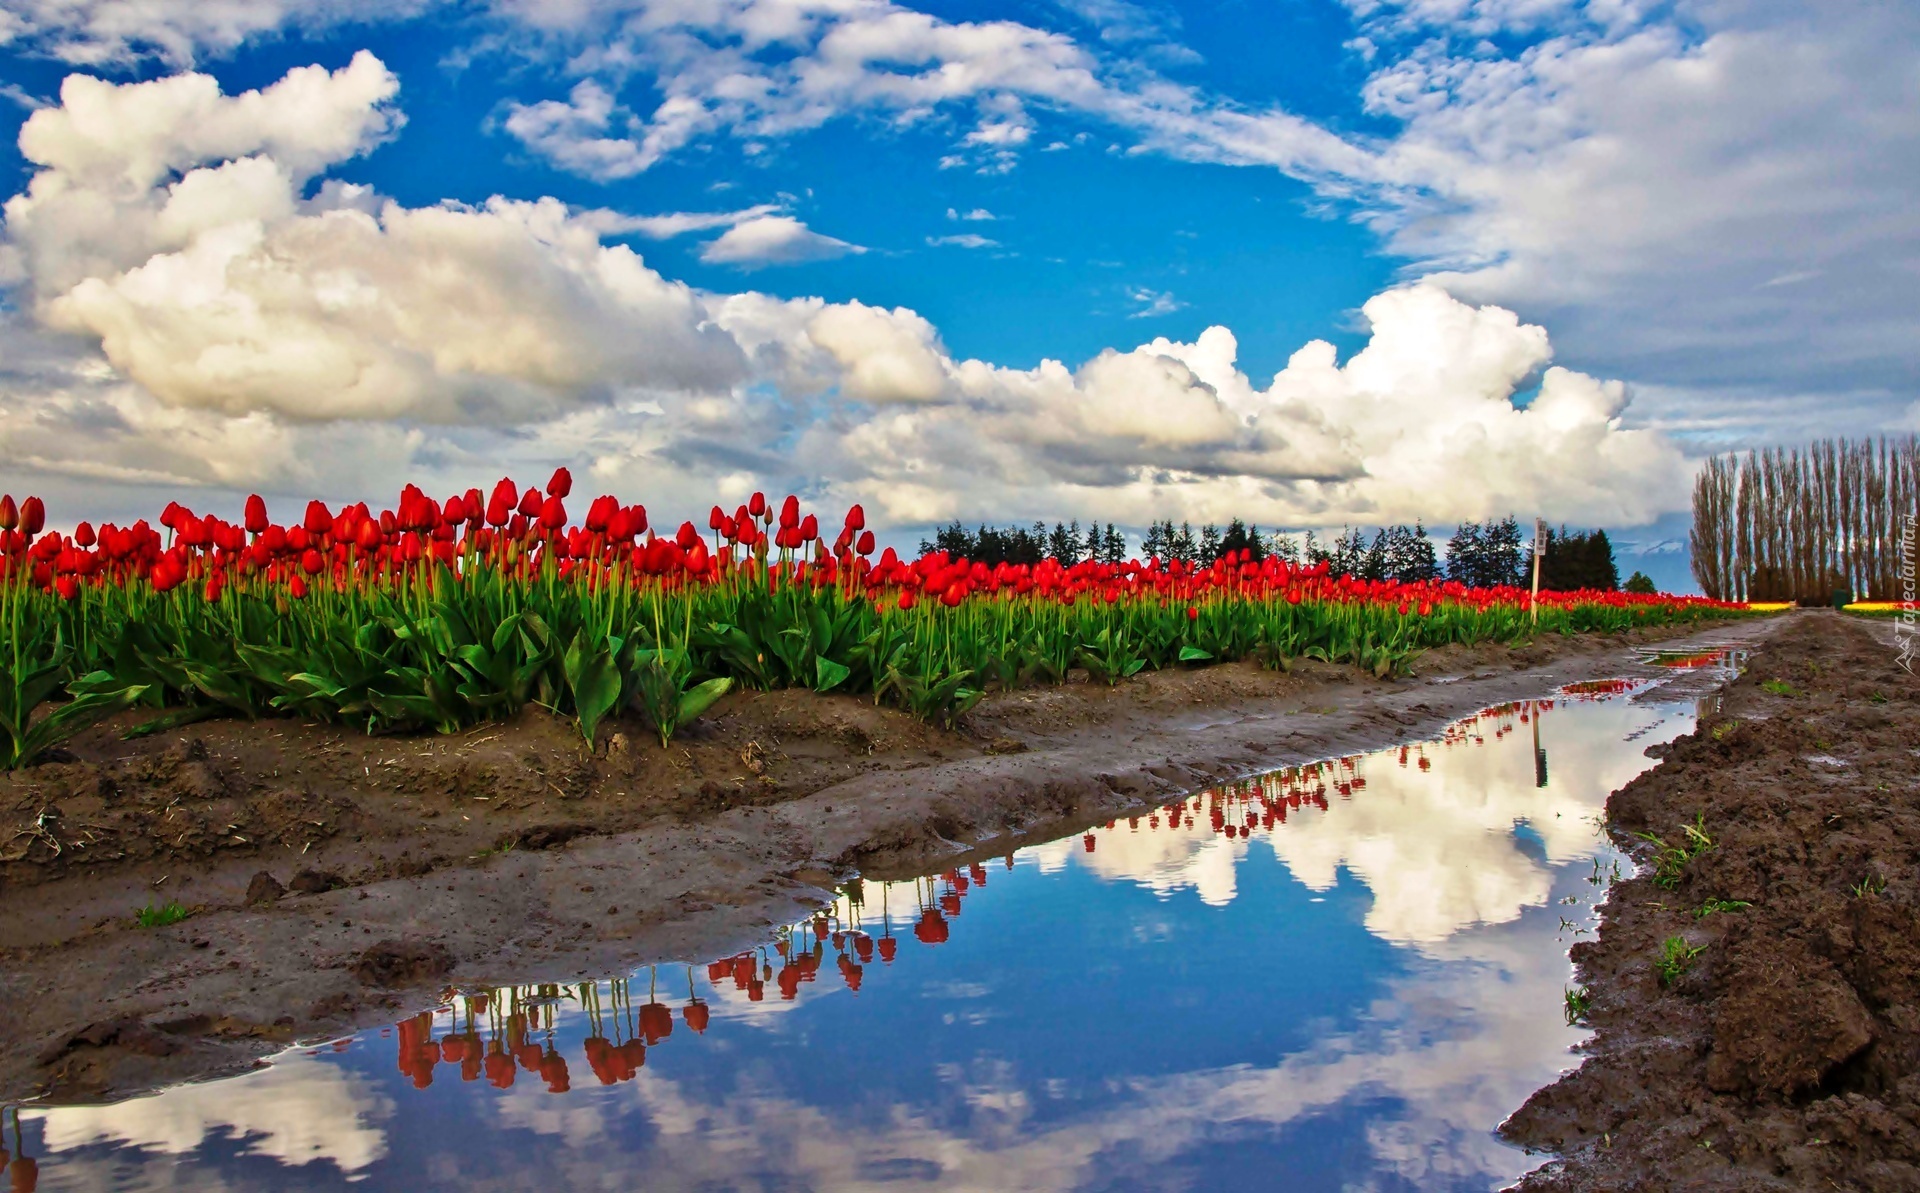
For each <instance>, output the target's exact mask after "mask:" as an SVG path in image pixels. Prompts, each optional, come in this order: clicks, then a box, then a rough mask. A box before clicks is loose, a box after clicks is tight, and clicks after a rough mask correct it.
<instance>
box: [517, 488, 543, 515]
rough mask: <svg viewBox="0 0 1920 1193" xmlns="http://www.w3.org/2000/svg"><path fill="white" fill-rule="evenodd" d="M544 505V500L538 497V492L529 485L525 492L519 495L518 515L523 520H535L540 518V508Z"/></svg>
mask: <svg viewBox="0 0 1920 1193" xmlns="http://www.w3.org/2000/svg"><path fill="white" fill-rule="evenodd" d="M545 504H546V500H545V499H544V498H543V497H541V496H540V490H538V489H536V488H534V487H533V486H531V485H529V486H527V491H526V492H525V493H522V494H521V495H520V509H519V514H520V516H521V517H523V518H537V517H539V516H540V507H541V506H543V505H545Z"/></svg>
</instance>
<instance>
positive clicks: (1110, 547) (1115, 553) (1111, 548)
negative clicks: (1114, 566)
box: [1100, 522, 1127, 563]
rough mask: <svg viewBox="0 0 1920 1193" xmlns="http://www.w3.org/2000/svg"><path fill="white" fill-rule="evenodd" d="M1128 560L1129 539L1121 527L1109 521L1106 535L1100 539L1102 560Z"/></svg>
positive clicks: (1104, 561) (1120, 561) (1115, 561)
mask: <svg viewBox="0 0 1920 1193" xmlns="http://www.w3.org/2000/svg"><path fill="white" fill-rule="evenodd" d="M1126 561H1127V539H1126V536H1125V535H1123V534H1121V533H1120V528H1119V527H1118V526H1115V525H1114V524H1113V523H1111V522H1109V523H1107V533H1106V536H1105V537H1104V538H1103V539H1101V541H1100V562H1102V563H1125V562H1126Z"/></svg>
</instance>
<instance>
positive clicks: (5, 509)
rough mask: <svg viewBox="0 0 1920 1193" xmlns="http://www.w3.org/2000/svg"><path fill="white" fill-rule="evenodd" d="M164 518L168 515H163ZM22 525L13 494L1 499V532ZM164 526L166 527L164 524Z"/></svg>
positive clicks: (18, 508)
mask: <svg viewBox="0 0 1920 1193" xmlns="http://www.w3.org/2000/svg"><path fill="white" fill-rule="evenodd" d="M161 517H162V518H165V517H166V515H165V514H162V515H161ZM18 525H20V507H19V506H17V505H15V504H14V503H13V494H11V493H9V494H7V495H6V496H4V497H0V530H12V529H13V528H15V527H16V526H18ZM162 525H165V523H164V522H163V523H162Z"/></svg>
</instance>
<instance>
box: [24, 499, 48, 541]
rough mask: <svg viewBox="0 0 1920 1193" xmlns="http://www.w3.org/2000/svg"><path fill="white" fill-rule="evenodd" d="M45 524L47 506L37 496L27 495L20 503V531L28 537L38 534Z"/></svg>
mask: <svg viewBox="0 0 1920 1193" xmlns="http://www.w3.org/2000/svg"><path fill="white" fill-rule="evenodd" d="M46 525H47V507H46V504H45V503H44V502H42V501H41V500H40V499H39V498H38V497H29V498H27V499H26V500H25V501H23V502H21V503H20V531H21V533H22V534H25V535H26V536H27V537H28V538H32V537H33V536H34V535H36V534H39V533H40V532H41V530H43V529H45V527H46Z"/></svg>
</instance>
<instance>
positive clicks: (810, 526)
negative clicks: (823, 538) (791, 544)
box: [800, 514, 820, 543]
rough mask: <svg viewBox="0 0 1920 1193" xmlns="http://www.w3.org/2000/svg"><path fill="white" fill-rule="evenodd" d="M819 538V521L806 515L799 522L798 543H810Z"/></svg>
mask: <svg viewBox="0 0 1920 1193" xmlns="http://www.w3.org/2000/svg"><path fill="white" fill-rule="evenodd" d="M819 537H820V519H818V518H816V517H814V516H813V515H812V514H808V515H807V516H806V517H804V518H802V519H801V520H800V541H801V542H803V543H810V542H812V541H813V540H814V539H817V538H819Z"/></svg>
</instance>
